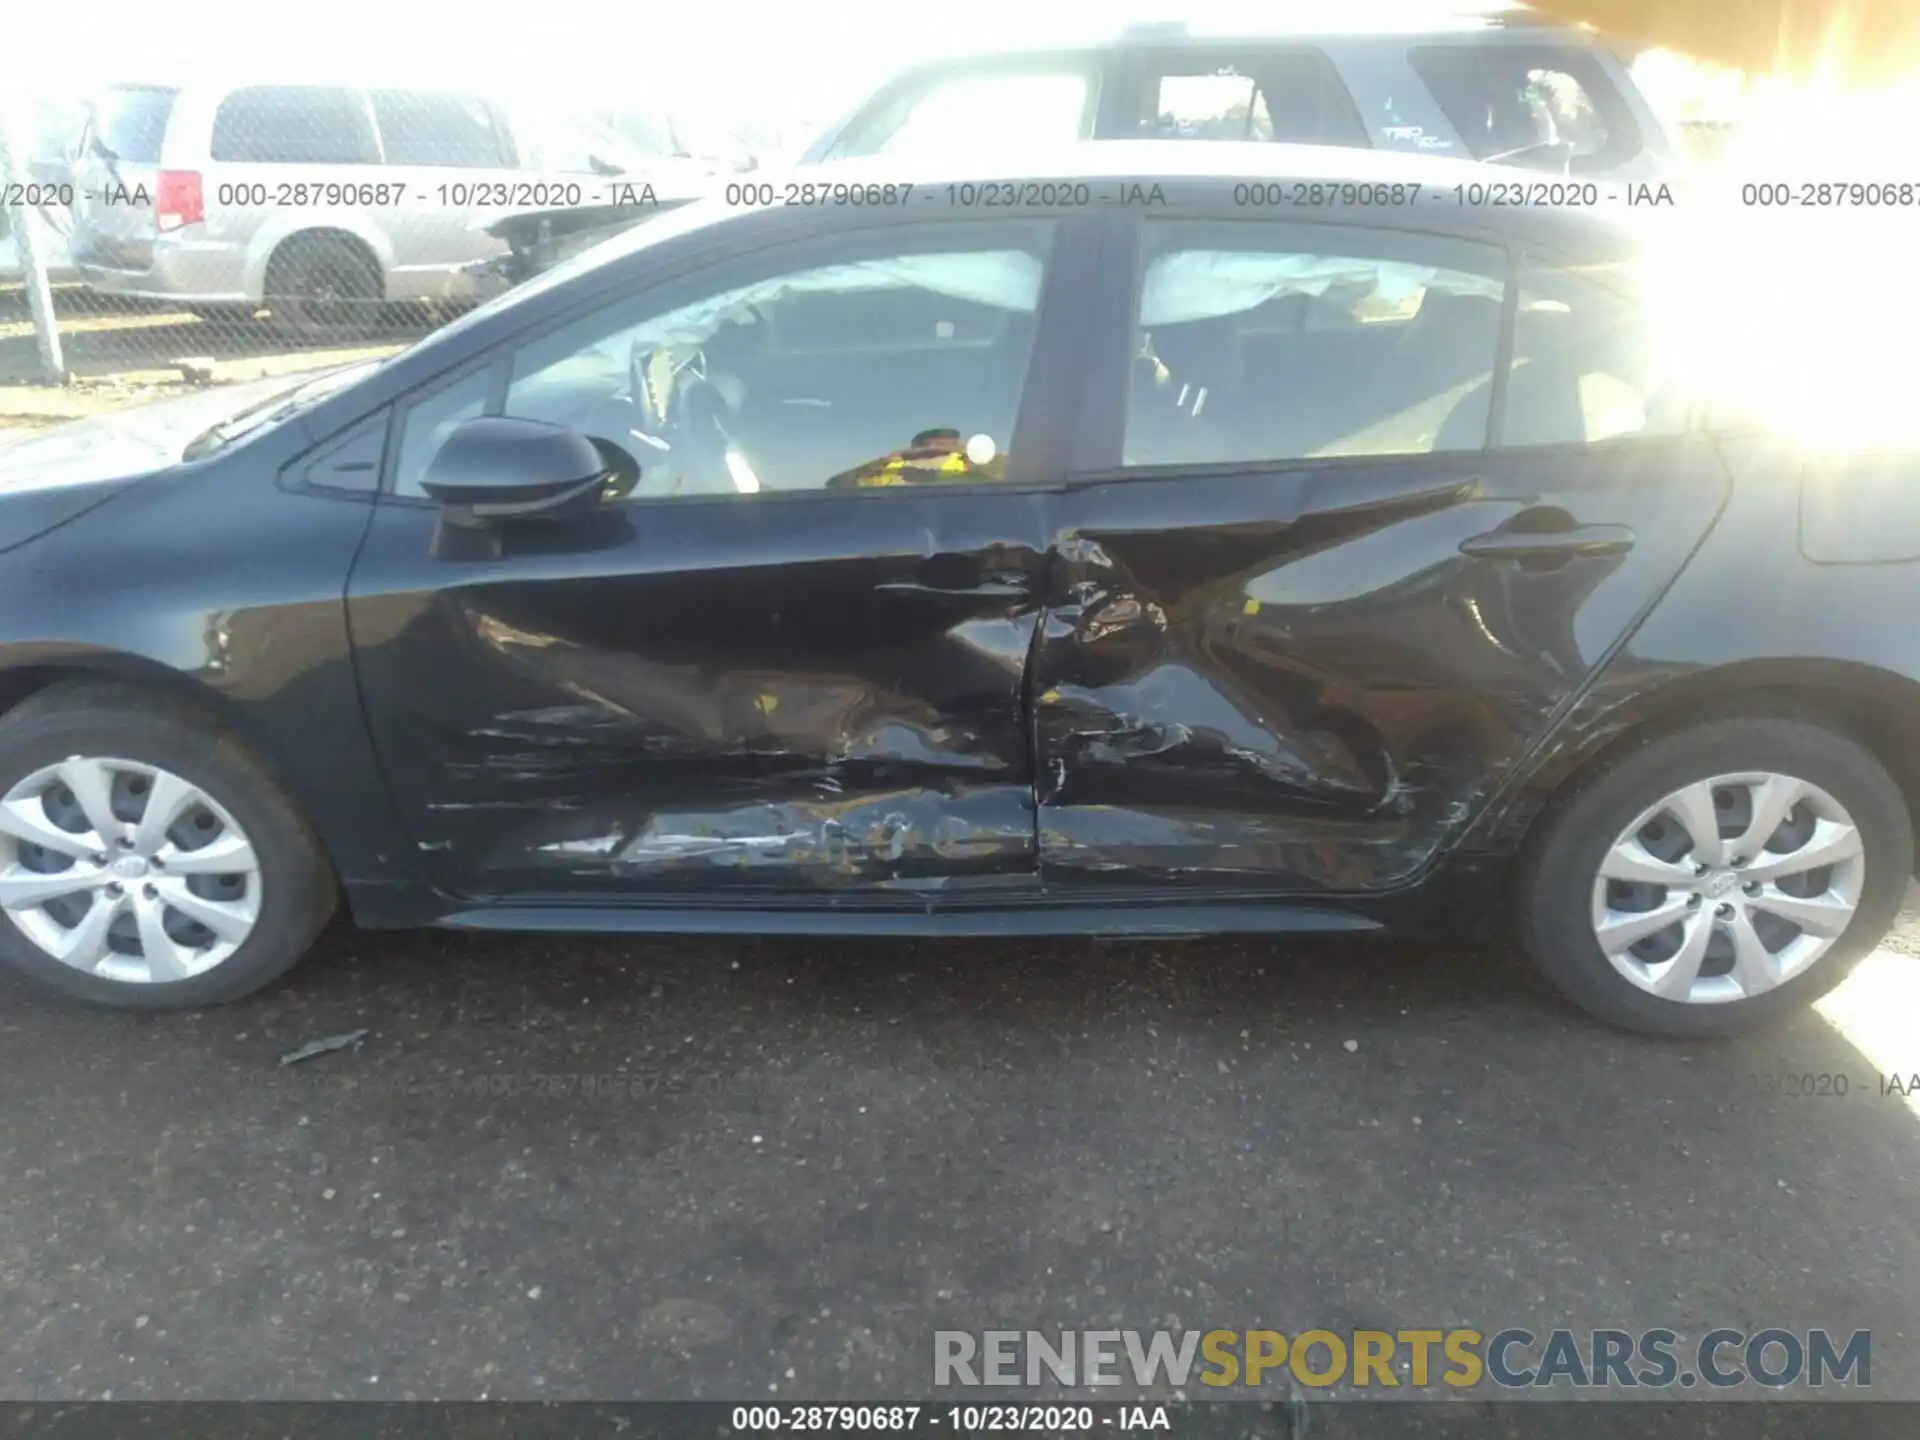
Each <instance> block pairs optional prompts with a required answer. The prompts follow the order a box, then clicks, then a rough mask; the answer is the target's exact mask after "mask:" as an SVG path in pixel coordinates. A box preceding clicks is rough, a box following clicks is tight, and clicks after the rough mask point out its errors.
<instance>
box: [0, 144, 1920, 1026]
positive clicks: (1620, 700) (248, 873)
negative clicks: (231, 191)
mask: <svg viewBox="0 0 1920 1440" xmlns="http://www.w3.org/2000/svg"><path fill="white" fill-rule="evenodd" d="M1499 178H1501V177H1498V176H1495V177H1493V179H1495V180H1498V179H1499ZM1488 180H1489V176H1488V175H1487V174H1485V173H1483V172H1481V171H1479V170H1477V169H1472V168H1467V167H1458V166H1454V165H1450V164H1448V163H1446V162H1439V161H1426V160H1421V159H1417V158H1408V157H1396V156H1387V155H1379V154H1365V153H1358V152H1346V151H1337V150H1331V149H1310V150H1294V149H1291V148H1289V147H1284V146H1261V147H1252V148H1250V149H1243V148H1242V147H1240V146H1233V145H1220V146H1182V145H1179V144H1177V143H1174V144H1167V143H1160V144H1153V143H1145V144H1140V145H1133V144H1124V145H1113V146H1094V147H1086V148H1083V149H1082V150H1080V151H1078V152H1075V153H1074V154H1073V156H1072V157H1071V158H1070V159H1069V160H1067V161H1065V162H1064V163H1063V164H1056V165H1053V166H1051V167H1043V166H1035V167H1034V168H1033V170H1032V171H1031V172H1030V173H1027V174H1019V175H1016V174H1008V173H1003V172H995V173H984V172H975V173H970V174H964V175H963V174H960V173H957V172H956V173H942V174H934V173H932V172H924V173H921V174H919V175H915V176H903V175H901V174H899V173H897V172H896V173H892V174H882V173H880V172H878V171H875V170H870V169H867V168H865V163H864V162H863V163H862V165H861V166H859V167H856V168H853V169H848V170H839V169H836V168H834V167H827V168H825V169H823V170H820V171H816V172H812V173H811V174H810V175H808V176H804V177H802V176H799V175H798V174H796V177H795V178H792V179H786V180H774V179H768V180H766V181H765V182H764V183H762V182H761V181H760V180H756V181H755V187H754V191H753V193H752V194H751V195H747V194H745V193H744V192H743V194H741V195H736V196H734V197H732V198H733V199H734V200H736V201H738V200H741V199H747V200H750V201H751V202H753V203H751V204H749V205H744V206H743V205H740V204H735V205H732V206H729V205H727V204H726V203H725V202H724V200H721V199H716V200H714V201H712V202H703V203H702V204H700V205H696V206H692V207H689V208H687V209H685V210H682V211H678V212H675V213H674V214H671V215H668V216H665V217H663V218H661V219H659V220H657V221H655V222H653V223H651V224H649V225H647V226H643V227H641V228H639V229H637V230H635V231H633V232H631V233H629V234H627V235H624V236H622V237H620V238H618V239H616V240H614V241H612V242H610V243H609V244H607V245H604V246H601V247H598V248H596V249H594V250H592V251H590V252H588V253H587V254H585V255H582V256H579V257H576V258H575V259H573V260H571V261H569V262H567V263H566V264H565V265H563V266H562V267H561V268H559V269H556V270H553V271H551V272H549V273H547V274H545V275H542V276H541V277H539V278H538V279H537V280H535V281H533V282H531V283H529V284H528V285H526V286H524V287H523V288H521V289H519V290H517V291H515V292H513V293H511V294H510V295H507V296H504V297H502V298H501V299H499V300H497V301H494V302H492V303H490V304H488V305H487V306H485V307H483V308H482V309H480V310H478V311H475V312H473V313H471V314H469V315H467V316H465V317H463V318H462V319H461V320H459V321H457V322H456V323H454V324H452V325H450V326H448V327H447V328H445V329H443V330H441V331H439V332H438V333H437V334H435V335H433V336H431V337H430V338H428V339H426V340H425V341H423V342H421V343H420V344H418V345H416V346H414V347H413V348H411V349H409V350H407V351H405V352H404V353H401V354H399V355H397V356H395V357H394V358H392V359H390V360H387V361H385V362H382V363H380V364H378V365H376V366H373V367H370V368H360V369H355V370H350V371H345V372H341V373H337V374H332V375H328V376H325V377H323V378H321V379H320V380H318V381H312V382H309V383H307V384H306V385H304V386H303V387H301V388H298V389H295V390H293V391H292V392H291V393H275V394H257V395H246V396H235V395H233V394H232V393H231V392H227V393H225V394H208V395H203V396H200V397H197V399H196V400H195V401H194V402H192V404H190V405H186V407H185V408H176V409H175V410H173V411H171V412H169V411H168V410H166V409H165V408H164V407H161V408H154V409H149V410H145V411H135V412H128V413H126V414H124V415H121V416H119V417H115V418H113V419H110V420H102V421H90V422H83V423H81V424H79V425H76V426H73V427H71V428H69V429H66V430H61V431H55V432H52V433H50V434H48V435H46V436H43V437H37V438H33V439H29V440H26V441H24V442H16V443H15V444H14V445H13V446H12V447H10V448H9V449H7V450H6V451H4V452H0V551H4V554H0V710H3V711H4V714H0V797H4V798H0V907H4V912H5V917H6V918H5V923H0V959H4V961H5V962H6V963H7V964H8V965H10V966H12V967H14V968H15V969H17V970H20V971H24V972H26V973H27V974H29V975H31V976H34V977H36V978H37V979H39V980H41V981H44V982H46V983H48V984H50V985H53V986H55V987H58V988H59V989H61V990H64V991H66V992H68V993H70V994H73V995H76V996H80V997H83V998H85V999H87V1000H91V1001H95V1002H100V1003H104V1004H108V1005H116V1006H123V1007H129V1008H154V1009H157V1008H166V1007H176V1006H184V1005H199V1004H205V1003H210V1002H214V1001H221V1000H227V999H232V998H234V997H237V996H240V995H243V994H245V993H247V992H249V991H251V990H254V989H256V988H257V987H259V986H261V985H263V984H265V983H267V982H268V981H270V980H272V979H273V978H275V977H276V976H278V975H280V974H281V973H282V972H284V971H286V970H287V969H288V968H289V967H290V966H291V965H293V964H294V962H295V961H296V960H297V959H298V958H299V957H300V955H301V953H302V952H303V951H304V950H305V949H306V948H307V946H308V945H309V943H310V942H311V941H312V940H313V938H314V936H315V934H316V932H317V931H318V930H319V928H320V927H321V925H322V924H323V923H324V922H325V921H326V920H327V918H328V916H329V915H330V913H331V912H332V911H333V910H334V909H335V908H336V906H337V904H338V903H339V902H340V901H341V900H342V899H344V901H345V903H346V904H347V906H348V907H349V908H350V910H351V912H352V915H353V917H354V919H355V920H356V921H357V922H358V923H359V924H361V925H365V926H407V925H443V926H452V927H460V928H466V929H489V930H575V931H589V930H591V931H630V932H668V931H707V932H727V933H738V934H767V933H779V934H788V935H829V934H867V935H890V936H900V937H907V936H932V935H975V936H985V935H1068V934H1074V935H1081V934H1086V935H1108V936H1122V935H1126V936H1152V935H1176V934H1177V935H1195V934H1203V933H1209V932H1227V931H1238V932H1259V933H1265V934H1272V935H1275V936H1285V935H1288V934H1298V933H1302V932H1356V933H1357V932H1369V931H1374V932H1377V931H1383V930H1392V931H1397V932H1411V931H1417V930H1421V929H1427V930H1435V929H1441V930H1450V931H1459V930H1471V931H1474V932H1478V933H1485V934H1488V935H1495V934H1498V933H1500V932H1502V931H1505V930H1508V929H1516V930H1517V932H1518V934H1519V936H1520V937H1521V939H1522V940H1523V942H1524V943H1525V945H1526V946H1527V948H1528V949H1529V950H1530V951H1531V953H1532V955H1533V956H1534V958H1535V959H1536V960H1537V961H1538V963H1539V964H1540V966H1541V967H1542V968H1543V969H1544V970H1545V971H1546V973H1547V974H1548V975H1549V976H1551V977H1552V979H1553V980H1554V981H1555V982H1556V983H1557V984H1558V985H1559V986H1560V987H1561V988H1562V989H1563V990H1564V991H1566V993H1567V994H1568V995H1570V996H1571V997H1572V998H1573V999H1574V1000H1576V1001H1577V1002H1578V1003H1580V1004H1581V1005H1583V1006H1585V1007H1586V1008H1587V1009H1589V1010H1591V1011H1592V1012H1594V1013H1596V1014H1598V1015H1600V1016H1602V1017H1605V1018H1606V1019H1608V1020H1611V1021H1614V1022H1616V1023H1619V1024H1623V1025H1626V1026H1631V1027H1635V1028H1639V1029H1643V1030H1648V1031H1657V1032H1666V1033H1677V1034H1700V1033H1707V1032H1714V1031H1721V1030H1727V1029H1732V1028H1735V1027H1738V1026H1742V1025H1745V1024H1748V1023H1751V1022H1756V1021H1760V1020H1764V1019H1766V1018H1768V1017H1771V1016H1775V1015H1778V1014H1780V1013H1781V1012H1783V1011H1785V1010H1789V1009H1792V1008H1794V1007H1798V1006H1801V1005H1804V1004H1806V1003H1807V1002H1808V1001H1810V1000H1811V999H1812V998H1813V997H1814V996H1816V995H1818V994H1819V993H1821V992H1822V991H1824V990H1825V989H1827V988H1828V987H1830V986H1831V985H1833V984H1834V983H1835V982H1836V981H1838V980H1839V979H1840V978H1841V976H1842V975H1843V974H1844V973H1845V971H1846V969H1847V967H1848V965H1849V964H1850V962H1852V961H1853V960H1854V959H1856V958H1857V957H1858V956H1860V955H1861V954H1862V953H1863V952H1865V951H1867V950H1868V949H1870V948H1871V947H1872V946H1873V945H1874V944H1875V942H1876V941H1877V940H1878V939H1879V937H1880V935H1881V934H1882V932H1883V931H1884V930H1885V928H1886V927H1887V926H1888V924H1889V923H1890V922H1891V920H1892V918H1893V915H1894V913H1895V910H1896V908H1897V906H1898V904H1899V901H1900V898H1901V895H1902V892H1903V890H1904V887H1905V885H1906V883H1907V878H1908V875H1909V874H1910V872H1911V871H1912V869H1913V851H1914V839H1913V820H1912V803H1913V800H1914V798H1915V797H1916V796H1920V778H1917V777H1916V774H1915V768H1914V766H1913V764H1912V763H1911V759H1910V756H1911V751H1912V748H1913V747H1912V745H1911V735H1912V734H1913V733H1914V731H1915V727H1916V723H1917V722H1920V685H1917V684H1916V682H1917V681H1920V639H1916V638H1915V635H1914V631H1913V627H1912V625H1911V624H1910V623H1909V617H1910V616H1911V615H1912V612H1913V605H1914V601H1915V599H1916V596H1920V571H1917V570H1916V568H1915V567H1916V565H1920V516H1917V515H1916V507H1914V506H1913V504H1912V502H1911V499H1910V487H1911V485H1912V483H1913V480H1912V477H1911V475H1910V473H1909V472H1908V471H1907V470H1906V469H1905V468H1903V463H1902V462H1901V461H1899V460H1898V459H1897V458H1895V459H1873V458H1868V459H1859V458H1854V459H1846V460H1842V459H1833V458H1828V457H1825V456H1822V455H1820V454H1814V453H1810V452H1806V451H1803V450H1800V449H1796V448H1794V447H1793V446H1791V445H1789V444H1787V443H1784V442H1782V441H1777V440H1775V439H1773V438H1772V437H1770V436H1769V435H1768V434H1767V433H1766V432H1765V431H1764V430H1751V429H1740V428H1738V427H1735V428H1730V429H1728V428H1722V427H1720V426H1718V425H1716V424H1712V423H1709V419H1710V417H1709V415H1708V413H1707V412H1706V411H1705V410H1704V409H1703V407H1702V405H1701V404H1700V403H1699V395H1698V393H1697V391H1696V389H1695V388H1694V387H1693V386H1692V385H1690V384H1689V383H1688V378H1687V377H1686V376H1685V375H1683V374H1679V373H1676V372H1675V371H1674V369H1673V367H1672V365H1671V363H1670V361H1669V355H1670V352H1669V350H1668V349H1667V348H1665V347H1664V346H1663V344H1662V343H1661V341H1660V336H1659V329H1660V327H1659V325H1658V323H1657V322H1658V316H1657V314H1656V313H1654V310H1653V309H1652V308H1651V307H1649V305H1648V304H1647V303H1646V302H1645V298H1644V287H1643V285H1642V283H1641V281H1642V275H1641V264H1642V250H1641V247H1640V241H1639V240H1638V239H1637V238H1636V231H1635V230H1634V229H1633V228H1629V227H1627V226H1626V225H1625V224H1624V222H1623V221H1621V220H1609V219H1607V218H1605V217H1604V216H1601V215H1596V214H1593V213H1590V212H1579V211H1566V210H1559V209H1553V210H1549V209H1529V208H1498V209H1491V208H1486V207H1479V206H1475V205H1471V204H1466V203H1462V202H1461V197H1462V196H1464V195H1466V194H1468V193H1471V189H1470V187H1472V186H1476V185H1480V184H1482V183H1485V182H1487V181H1488ZM1455 187H1469V188H1468V189H1466V190H1460V191H1456V188H1455ZM209 407H220V408H222V409H224V410H225V411H230V412H237V413H229V414H220V415H214V414H210V413H208V410H209ZM1195 953H1196V963H1204V961H1203V960H1202V958H1201V956H1202V954H1203V952H1199V951H1196V952H1195Z"/></svg>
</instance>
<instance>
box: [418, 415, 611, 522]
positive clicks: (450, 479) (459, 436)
mask: <svg viewBox="0 0 1920 1440" xmlns="http://www.w3.org/2000/svg"><path fill="white" fill-rule="evenodd" d="M612 469H613V467H612V466H611V465H609V463H608V456H607V453H606V452H605V451H604V450H603V449H602V448H601V446H600V445H598V444H596V443H595V442H594V441H592V440H589V439H588V438H587V437H586V436H584V435H581V434H579V433H578V432H576V431H573V430H569V429H567V428H566V427H565V426H563V425H549V424H548V423H547V422H546V421H544V420H520V419H515V418H513V417H512V416H506V415H488V416H484V417H482V418H480V419H477V420H463V421H461V422H460V423H459V424H458V425H456V426H454V427H453V430H452V431H451V432H450V433H449V434H448V436H447V438H446V439H445V440H443V441H442V442H441V443H440V448H439V449H438V450H436V451H435V452H434V455H433V458H432V459H431V460H429V461H428V462H427V472H426V474H425V475H424V476H423V477H422V478H421V481H420V488H421V489H422V490H423V491H425V492H426V494H427V495H428V496H429V497H431V498H432V499H434V500H438V501H439V502H440V503H441V504H442V505H444V506H447V507H448V508H449V509H450V510H453V509H458V510H459V511H461V512H463V514H462V518H463V519H467V518H470V519H471V520H474V521H486V520H507V519H514V518H518V517H522V516H536V515H542V514H551V513H553V512H555V511H558V510H567V509H571V508H572V506H573V505H574V504H575V503H576V502H578V501H580V500H582V499H583V498H585V497H588V496H593V497H596V498H597V496H598V492H599V491H600V489H601V487H602V486H603V485H604V484H605V482H606V480H607V479H608V476H609V473H610V471H611V470H612Z"/></svg>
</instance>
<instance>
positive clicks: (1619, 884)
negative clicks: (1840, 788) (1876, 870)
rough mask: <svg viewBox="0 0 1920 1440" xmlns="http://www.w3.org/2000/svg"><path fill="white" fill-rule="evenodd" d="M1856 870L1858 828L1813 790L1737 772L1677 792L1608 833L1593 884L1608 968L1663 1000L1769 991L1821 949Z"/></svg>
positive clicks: (1704, 1000) (1856, 891)
mask: <svg viewBox="0 0 1920 1440" xmlns="http://www.w3.org/2000/svg"><path fill="white" fill-rule="evenodd" d="M1865 878H1866V855H1865V850H1864V848H1863V846H1862V843H1861V839H1860V832H1859V829H1858V827H1857V826H1856V825H1855V824H1854V820H1853V817H1852V816H1851V815H1849V814H1848V813H1847V811H1846V809H1845V808H1844V807H1843V806H1841V804H1840V803H1839V802H1838V801H1837V800H1835V799H1834V798H1833V797H1832V796H1831V795H1829V794H1828V793H1827V792H1826V791H1824V790H1822V789H1820V787H1818V786H1817V785H1813V784H1810V783H1809V782H1807V781H1805V780H1800V779H1797V778H1795V777H1793V776H1791V775H1778V774H1771V773H1767V772H1761V771H1747V772H1741V773H1737V774H1730V775H1717V776H1714V777H1713V778H1711V779H1707V780H1701V781H1698V782H1696V783H1694V784H1691V785H1688V786H1685V787H1684V788H1682V789H1679V790H1676V791H1674V792H1673V793H1672V794H1670V795H1668V796H1666V797H1664V798H1663V799H1661V800H1660V801H1659V802H1658V803H1656V804H1654V805H1650V806H1648V807H1647V809H1645V810H1644V811H1642V812H1641V813H1640V815H1639V816H1638V817H1637V818H1636V819H1635V820H1634V822H1633V823H1632V824H1631V825H1629V826H1627V827H1626V829H1624V830H1623V831H1621V832H1620V834H1619V835H1618V836H1617V837H1616V838H1615V840H1614V842H1613V843H1612V845H1610V846H1609V847H1608V849H1607V852H1606V854H1605V856H1604V857H1603V858H1602V860H1601V862H1600V869H1599V873H1598V874H1597V875H1596V876H1595V878H1594V882H1593V917H1592V918H1593V933H1594V937H1595V938H1596V939H1597V940H1598V941H1599V942H1600V948H1601V950H1602V951H1603V952H1604V953H1605V954H1606V957H1607V959H1608V961H1609V962H1610V963H1611V964H1612V965H1613V967H1614V969H1615V970H1617V971H1619V972H1620V974H1622V975H1623V976H1625V977H1626V978H1627V979H1628V980H1630V981H1632V982H1633V984H1635V985H1636V986H1638V987H1639V988H1640V989H1642V990H1645V991H1647V992H1648V993H1650V994H1653V995H1657V996H1660V997H1661V998H1662V999H1666V1000H1673V1001H1678V1002H1681V1003H1685V1004H1695V1005H1710V1004H1725V1003H1727V1002H1729V1001H1736V1000H1744V999H1749V998H1751V997H1753V996H1755V995H1760V994H1764V993H1765V992H1766V991H1769V990H1773V989H1776V988H1777V987H1779V986H1781V985H1784V984H1785V983H1787V981H1789V980H1791V979H1793V978H1794V977H1795V976H1797V975H1799V974H1801V973H1802V972H1804V971H1805V970H1806V969H1807V968H1808V967H1809V966H1811V965H1812V964H1813V963H1814V962H1815V961H1816V960H1818V959H1819V958H1820V957H1821V956H1822V955H1824V954H1826V952H1827V951H1828V950H1829V949H1831V948H1832V946H1833V944H1834V942H1835V941H1837V940H1838V939H1839V938H1840V936H1841V934H1842V933H1843V932H1844V931H1845V930H1846V928H1847V925H1848V924H1849V922H1851V921H1852V919H1853V915H1854V911H1855V910H1856V908H1857V907H1858V906H1859V903H1860V892H1861V886H1862V885H1863V884H1864V882H1865Z"/></svg>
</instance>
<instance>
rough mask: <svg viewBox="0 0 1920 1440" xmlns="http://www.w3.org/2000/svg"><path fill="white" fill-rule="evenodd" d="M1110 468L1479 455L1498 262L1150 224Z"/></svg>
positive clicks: (1427, 247) (1387, 244)
mask: <svg viewBox="0 0 1920 1440" xmlns="http://www.w3.org/2000/svg"><path fill="white" fill-rule="evenodd" d="M1151 239H1152V249H1151V251H1150V255H1149V259H1148V262H1147V266H1146V269H1145V272H1144V276H1143V279H1142V281H1141V286H1140V290H1139V293H1138V298H1137V305H1138V310H1137V317H1136V330H1135V334H1134V339H1133V356H1134V360H1133V368H1132V383H1131V387H1130V391H1129V396H1128V407H1127V421H1126V434H1125V445H1124V454H1123V459H1122V463H1123V464H1125V465H1128V466H1136V465H1147V466H1152V465H1209V464H1259V463H1267V462H1276V461H1288V460H1311V459H1330V458H1337V457H1348V456H1360V455H1410V454H1428V453H1431V452H1435V451H1445V450H1477V449H1481V448H1484V447H1485V445H1486V444H1487V440H1488V434H1487V431H1488V424H1489V420H1490V417H1491V413H1492V407H1491V401H1492V392H1493V377H1494V372H1495V370H1496V368H1497V364H1498V354H1499V349H1500V333H1501V314H1502V309H1501V307H1502V302H1503V299H1504V295H1505V287H1504V283H1503V276H1504V274H1505V270H1506V258H1507V257H1506V252H1505V251H1504V250H1502V249H1499V248H1497V247H1494V246H1488V245H1480V244H1475V243H1472V242H1468V241H1462V240H1453V239H1450V238H1447V237H1441V236H1430V235H1403V234H1398V233H1393V232H1376V231H1368V230H1358V229H1351V230H1350V229H1346V228H1343V227H1335V226H1320V225H1279V224H1276V225H1268V224H1265V223H1260V224H1246V223H1239V222H1232V223H1223V224H1215V225H1204V224H1202V225H1196V224H1192V223H1189V222H1166V223H1163V224H1156V225H1154V226H1153V227H1152V230H1151Z"/></svg>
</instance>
